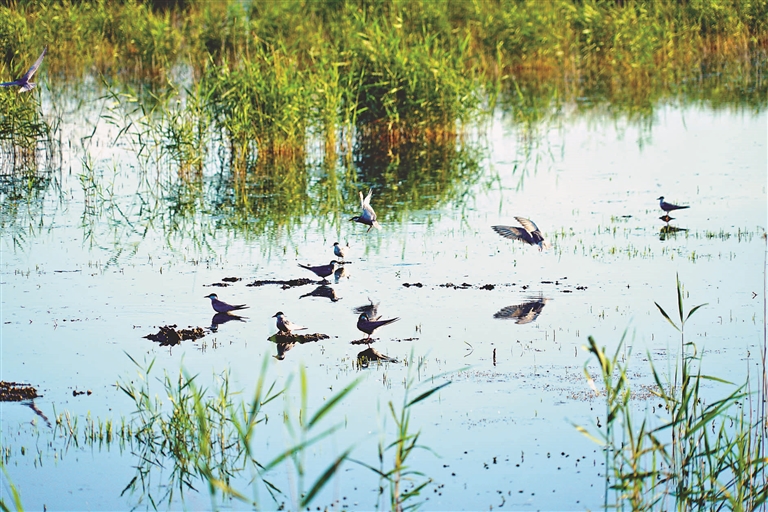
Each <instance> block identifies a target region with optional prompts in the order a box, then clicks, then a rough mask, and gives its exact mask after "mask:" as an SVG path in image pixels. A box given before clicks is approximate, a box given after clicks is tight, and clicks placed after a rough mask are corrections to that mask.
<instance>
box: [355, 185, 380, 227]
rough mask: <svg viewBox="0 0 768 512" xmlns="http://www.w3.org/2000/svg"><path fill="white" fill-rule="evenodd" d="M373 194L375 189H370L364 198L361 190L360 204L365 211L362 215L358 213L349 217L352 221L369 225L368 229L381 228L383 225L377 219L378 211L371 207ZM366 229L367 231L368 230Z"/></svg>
mask: <svg viewBox="0 0 768 512" xmlns="http://www.w3.org/2000/svg"><path fill="white" fill-rule="evenodd" d="M372 195H373V189H369V190H368V195H367V196H365V199H363V193H362V192H360V206H361V207H362V208H363V212H362V213H361V214H360V215H356V216H354V217H352V218H351V219H349V220H350V221H355V222H359V223H360V224H365V225H366V226H368V231H370V230H371V228H376V229H381V225H380V224H379V223H378V221H376V212H374V211H373V208H372V207H371V196H372ZM368 231H366V233H367V232H368Z"/></svg>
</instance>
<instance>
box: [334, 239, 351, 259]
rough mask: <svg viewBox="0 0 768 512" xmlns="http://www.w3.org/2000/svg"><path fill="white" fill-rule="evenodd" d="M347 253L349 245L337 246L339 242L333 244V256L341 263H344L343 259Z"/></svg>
mask: <svg viewBox="0 0 768 512" xmlns="http://www.w3.org/2000/svg"><path fill="white" fill-rule="evenodd" d="M347 251H349V244H347V245H346V246H341V245H339V242H333V254H335V255H336V257H337V258H339V259H340V260H341V261H342V262H343V261H344V257H345V256H346V255H347Z"/></svg>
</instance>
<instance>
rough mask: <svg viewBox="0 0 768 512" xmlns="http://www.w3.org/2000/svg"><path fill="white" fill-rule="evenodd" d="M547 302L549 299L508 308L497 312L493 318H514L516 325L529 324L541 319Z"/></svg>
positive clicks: (536, 300)
mask: <svg viewBox="0 0 768 512" xmlns="http://www.w3.org/2000/svg"><path fill="white" fill-rule="evenodd" d="M547 302H549V299H545V298H539V299H534V300H531V301H528V302H523V303H522V304H517V305H515V306H507V307H505V308H501V309H500V310H499V311H498V312H496V313H495V314H494V315H493V318H501V319H512V318H514V319H515V323H516V324H521V325H522V324H529V323H531V322H533V321H535V320H536V319H537V318H538V317H539V315H540V314H541V310H542V309H544V306H545V305H546V304H547Z"/></svg>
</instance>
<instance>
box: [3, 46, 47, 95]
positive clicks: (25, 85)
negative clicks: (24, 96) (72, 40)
mask: <svg viewBox="0 0 768 512" xmlns="http://www.w3.org/2000/svg"><path fill="white" fill-rule="evenodd" d="M47 51H48V47H47V46H46V47H45V48H43V53H41V54H40V56H39V57H38V58H37V60H36V61H35V63H34V64H32V67H31V68H29V69H28V70H27V72H26V73H24V76H22V77H21V78H19V79H17V80H14V81H13V82H3V83H0V87H12V86H14V85H18V86H19V92H20V93H22V92H27V91H31V90H32V89H34V88H35V86H36V85H37V84H36V83H34V82H30V79H31V78H32V75H34V74H35V71H37V68H39V67H40V64H42V63H43V58H44V57H45V53H46V52H47Z"/></svg>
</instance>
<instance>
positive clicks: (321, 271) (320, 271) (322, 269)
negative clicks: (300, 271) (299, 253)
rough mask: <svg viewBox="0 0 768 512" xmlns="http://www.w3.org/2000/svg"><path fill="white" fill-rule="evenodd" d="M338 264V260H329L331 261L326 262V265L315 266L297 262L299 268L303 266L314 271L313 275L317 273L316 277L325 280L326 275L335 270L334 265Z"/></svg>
mask: <svg viewBox="0 0 768 512" xmlns="http://www.w3.org/2000/svg"><path fill="white" fill-rule="evenodd" d="M338 264H339V262H338V261H336V260H331V262H330V263H328V264H327V265H318V266H316V267H311V266H309V265H302V264H301V263H299V266H300V267H301V268H305V269H307V270H310V271H312V272H314V273H315V275H317V276H318V277H322V278H323V280H325V278H326V277H328V276H329V275H331V274H333V271H334V270H336V265H338Z"/></svg>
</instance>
